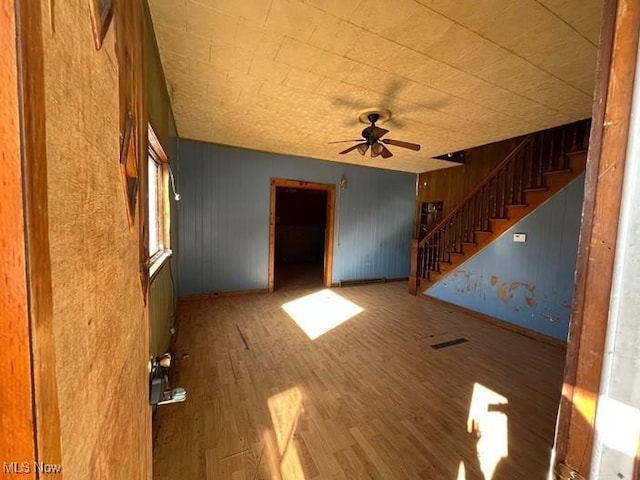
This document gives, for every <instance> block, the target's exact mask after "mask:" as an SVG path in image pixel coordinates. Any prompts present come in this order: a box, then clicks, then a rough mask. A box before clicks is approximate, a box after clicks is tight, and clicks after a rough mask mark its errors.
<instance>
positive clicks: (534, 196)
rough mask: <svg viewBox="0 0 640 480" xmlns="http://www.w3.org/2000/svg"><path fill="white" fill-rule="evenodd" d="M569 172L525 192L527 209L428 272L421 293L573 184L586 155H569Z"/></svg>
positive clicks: (493, 221)
mask: <svg viewBox="0 0 640 480" xmlns="http://www.w3.org/2000/svg"><path fill="white" fill-rule="evenodd" d="M568 157H569V165H570V170H571V171H569V172H561V173H555V172H550V173H547V174H546V176H547V189H546V190H543V191H532V192H525V203H526V206H520V207H519V208H510V209H509V217H508V218H507V219H490V221H491V232H490V233H489V232H476V238H475V241H476V244H475V245H472V244H466V245H465V246H464V247H463V253H462V254H456V255H452V261H451V263H450V264H448V265H447V264H442V263H441V266H440V272H433V271H432V272H429V276H430V278H429V279H426V278H422V279H420V286H419V293H421V294H424V293H425V292H426V291H427V290H429V289H430V288H431V287H433V286H434V285H436V284H438V283H440V282H442V281H443V280H445V279H446V278H447V277H448V276H449V275H450V274H451V273H452V272H454V271H456V270H458V269H459V267H460V266H461V265H463V264H464V263H466V262H468V261H469V260H471V258H473V257H474V256H475V255H477V254H478V253H480V252H481V251H482V250H483V249H485V248H486V247H487V246H489V245H491V244H492V243H493V242H495V241H496V240H498V239H499V238H501V237H502V236H503V235H504V233H505V232H507V231H508V230H509V229H510V228H511V227H512V226H514V225H515V224H516V223H518V222H520V221H522V220H523V219H525V218H526V217H528V216H529V215H531V214H532V213H533V212H534V211H535V210H537V209H538V208H540V207H541V206H542V205H544V204H545V203H546V202H548V201H549V200H550V199H551V198H553V197H554V196H555V195H557V194H558V193H559V192H561V191H562V190H564V189H565V188H566V187H567V186H569V184H570V183H571V182H572V181H574V180H575V179H576V178H577V177H578V176H579V175H580V174H581V173H582V172H584V170H585V167H586V161H587V152H576V153H571V154H568Z"/></svg>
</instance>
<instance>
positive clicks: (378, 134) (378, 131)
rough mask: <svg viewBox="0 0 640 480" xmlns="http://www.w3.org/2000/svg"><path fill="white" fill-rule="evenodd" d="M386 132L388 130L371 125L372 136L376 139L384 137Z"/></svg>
mask: <svg viewBox="0 0 640 480" xmlns="http://www.w3.org/2000/svg"><path fill="white" fill-rule="evenodd" d="M387 133H389V130H386V129H384V128H380V127H373V136H374V137H375V139H376V140H378V139H380V138H382V137H384V136H385V135H386V134H387Z"/></svg>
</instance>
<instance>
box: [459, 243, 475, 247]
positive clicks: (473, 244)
mask: <svg viewBox="0 0 640 480" xmlns="http://www.w3.org/2000/svg"><path fill="white" fill-rule="evenodd" d="M462 244H463V245H472V246H474V247H477V246H478V242H462Z"/></svg>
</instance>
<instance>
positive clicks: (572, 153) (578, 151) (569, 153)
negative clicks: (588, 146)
mask: <svg viewBox="0 0 640 480" xmlns="http://www.w3.org/2000/svg"><path fill="white" fill-rule="evenodd" d="M585 153H587V150H574V151H573V152H567V153H565V155H566V156H567V157H571V156H574V155H584V154H585Z"/></svg>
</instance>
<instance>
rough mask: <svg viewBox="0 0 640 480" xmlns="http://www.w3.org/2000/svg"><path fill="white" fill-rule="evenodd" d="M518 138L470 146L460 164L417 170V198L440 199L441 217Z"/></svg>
mask: <svg viewBox="0 0 640 480" xmlns="http://www.w3.org/2000/svg"><path fill="white" fill-rule="evenodd" d="M521 139H522V138H521V137H519V138H511V139H508V140H504V141H501V142H496V143H491V144H488V145H483V146H480V147H475V148H471V149H469V150H468V151H467V154H466V160H465V163H464V165H460V166H455V167H450V168H445V169H442V170H435V171H431V172H426V173H422V174H420V177H419V181H418V202H420V203H421V202H438V201H442V202H444V204H443V210H442V218H444V217H446V216H447V215H448V214H449V213H450V212H451V211H452V210H453V209H454V208H455V207H456V206H457V205H458V204H459V203H460V202H461V201H462V200H463V199H464V197H465V196H466V194H467V193H468V192H470V191H471V190H472V189H473V188H474V187H475V186H476V185H478V184H479V183H480V182H481V181H482V180H484V178H485V177H486V176H487V175H488V174H489V173H491V171H492V170H493V169H494V168H495V166H496V165H498V164H499V163H500V162H501V161H502V160H504V158H505V157H506V156H507V155H508V154H509V153H510V152H511V151H512V150H513V149H514V148H515V147H516V146H517V144H518V143H519V141H520V140H521ZM425 184H426V185H425ZM416 218H417V217H416ZM416 228H417V220H416Z"/></svg>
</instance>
